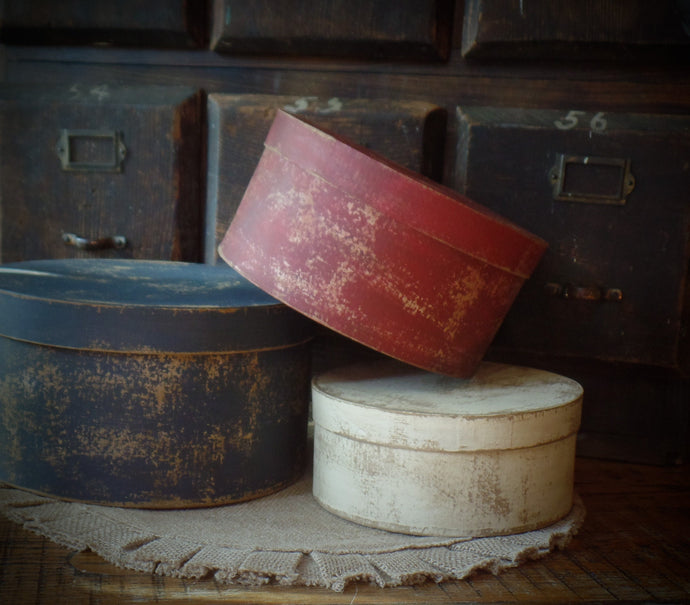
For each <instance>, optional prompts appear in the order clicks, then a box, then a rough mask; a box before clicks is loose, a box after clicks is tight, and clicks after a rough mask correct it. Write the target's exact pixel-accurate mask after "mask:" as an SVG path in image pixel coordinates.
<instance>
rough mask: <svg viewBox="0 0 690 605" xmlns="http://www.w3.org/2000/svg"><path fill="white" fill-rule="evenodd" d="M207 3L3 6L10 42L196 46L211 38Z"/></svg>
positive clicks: (27, 1) (2, 26) (155, 0)
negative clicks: (207, 32) (208, 35)
mask: <svg viewBox="0 0 690 605" xmlns="http://www.w3.org/2000/svg"><path fill="white" fill-rule="evenodd" d="M207 20H208V17H207V9H206V2H205V1H202V2H198V1H197V2H187V1H186V0H147V2H139V1H138V0H118V1H117V2H93V0H62V1H61V2H60V3H59V4H58V5H56V3H55V2H54V1H53V0H22V1H21V2H18V1H13V2H12V1H11V2H5V3H4V4H2V5H0V40H1V41H2V42H4V43H7V44H70V45H74V44H94V45H99V46H103V45H113V46H149V47H150V46H158V47H173V48H175V47H198V46H202V45H204V43H205V39H206V38H207V34H206V30H207V26H206V23H207Z"/></svg>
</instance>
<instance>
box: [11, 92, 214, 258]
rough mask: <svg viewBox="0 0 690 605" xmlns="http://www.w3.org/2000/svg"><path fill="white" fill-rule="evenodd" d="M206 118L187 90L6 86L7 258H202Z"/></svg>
mask: <svg viewBox="0 0 690 605" xmlns="http://www.w3.org/2000/svg"><path fill="white" fill-rule="evenodd" d="M201 116H202V97H201V95H200V94H199V92H198V91H196V90H195V89H193V88H189V87H182V86H175V87H161V86H138V87H132V86H113V85H112V84H107V83H106V84H101V85H85V84H82V83H78V82H75V83H72V84H70V85H66V86H55V87H52V86H50V87H49V86H40V85H38V86H36V85H27V86H3V87H2V89H1V90H0V128H1V130H2V138H1V139H0V150H1V154H0V158H1V163H0V204H1V206H2V208H1V210H2V213H1V214H2V222H1V223H0V229H1V233H2V238H1V239H0V261H2V262H11V261H18V260H31V259H40V258H63V257H71V256H94V255H96V256H105V257H109V256H117V257H122V258H153V259H168V260H187V261H196V260H199V253H200V231H201V224H200V221H201V203H202V199H201V195H202V191H203V187H202V182H201V174H200V170H201V160H202V148H201V144H202V124H201Z"/></svg>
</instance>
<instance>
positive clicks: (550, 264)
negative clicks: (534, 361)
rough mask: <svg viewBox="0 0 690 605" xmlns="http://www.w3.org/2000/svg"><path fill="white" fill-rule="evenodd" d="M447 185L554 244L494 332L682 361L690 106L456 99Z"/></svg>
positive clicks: (536, 348) (617, 356)
mask: <svg viewBox="0 0 690 605" xmlns="http://www.w3.org/2000/svg"><path fill="white" fill-rule="evenodd" d="M457 127H458V133H459V142H458V155H457V158H456V161H455V173H454V176H453V181H454V183H453V185H454V186H455V187H456V188H458V189H459V190H460V191H462V192H463V193H465V194H466V195H468V196H469V197H471V198H473V199H475V200H476V201H477V202H479V203H483V204H485V205H487V206H489V207H491V208H493V209H494V210H496V211H498V212H500V213H502V214H503V215H504V216H506V217H507V218H509V219H512V220H514V221H515V222H517V223H518V224H520V225H522V226H524V227H525V228H527V229H529V230H531V231H532V232H534V233H535V234H537V235H539V236H541V237H543V238H544V239H545V240H546V241H547V242H549V244H550V249H549V250H548V251H547V252H546V254H545V255H544V257H543V259H542V262H541V264H540V265H539V267H538V268H537V270H536V271H535V272H534V274H533V276H532V278H531V279H530V280H529V281H528V282H527V283H526V284H525V286H524V287H523V290H522V292H521V293H520V295H519V296H518V298H517V300H516V301H515V304H514V306H513V308H512V309H511V311H510V313H509V314H508V317H507V318H506V320H505V322H504V325H503V327H502V328H501V331H500V332H499V334H498V335H497V337H496V340H495V345H496V346H497V347H499V348H500V347H503V348H508V349H514V350H524V351H532V352H537V353H547V354H554V355H576V356H582V357H590V358H600V359H607V360H615V361H625V362H639V363H645V364H653V365H662V366H666V367H673V368H685V369H687V366H688V355H687V349H688V334H687V323H688V306H689V304H688V289H687V288H688V286H687V284H688V266H689V265H688V255H689V253H690V205H689V204H688V198H687V191H688V190H689V189H690V168H689V166H690V118H687V117H685V116H653V115H631V114H605V113H596V112H584V111H563V112H558V111H547V110H544V111H539V110H519V109H506V108H501V109H496V108H464V109H463V108H460V109H458V112H457Z"/></svg>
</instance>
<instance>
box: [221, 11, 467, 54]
mask: <svg viewBox="0 0 690 605" xmlns="http://www.w3.org/2000/svg"><path fill="white" fill-rule="evenodd" d="M453 5H454V2H453V0H398V1H397V2H387V1H381V0H374V1H372V0H366V1H365V0H318V1H317V0H307V1H305V0H283V1H281V2H273V1H271V0H257V1H253V2H231V0H214V2H213V10H212V22H213V24H212V32H211V48H212V49H213V50H215V51H217V52H222V53H240V54H241V53H250V54H279V55H320V56H336V57H361V58H365V59H416V60H439V59H446V58H447V57H448V53H449V49H450V36H451V25H452V15H453Z"/></svg>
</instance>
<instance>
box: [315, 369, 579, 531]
mask: <svg viewBox="0 0 690 605" xmlns="http://www.w3.org/2000/svg"><path fill="white" fill-rule="evenodd" d="M312 400H313V415H314V486H313V491H314V497H315V498H316V500H317V501H318V502H319V503H320V504H321V505H322V506H324V507H325V508H326V509H328V510H330V511H331V512H333V513H335V514H337V515H339V516H341V517H344V518H346V519H349V520H351V521H355V522H357V523H360V524H363V525H368V526H371V527H376V528H379V529H385V530H389V531H395V532H402V533H409V534H417V535H436V536H475V537H476V536H492V535H503V534H512V533H518V532H523V531H529V530H533V529H536V528H539V527H543V526H546V525H549V524H551V523H553V522H555V521H557V520H558V519H561V518H562V517H564V516H565V515H566V514H567V513H568V512H569V511H570V509H571V506H572V499H573V467H574V461H575V438H576V433H577V430H578V427H579V423H580V412H581V405H582V388H581V387H580V385H579V384H578V383H576V382H574V381H572V380H570V379H568V378H563V377H561V376H558V375H556V374H552V373H549V372H544V371H541V370H535V369H530V368H523V367H519V366H511V365H503V364H494V363H488V362H483V363H482V364H481V365H480V367H479V369H478V371H477V373H476V374H475V376H474V377H473V378H472V379H470V380H462V379H458V378H453V377H448V376H441V375H438V374H432V373H430V372H424V371H421V370H417V369H414V368H410V367H409V366H407V367H405V366H403V365H402V364H398V363H396V362H394V361H393V360H390V361H389V362H386V361H385V360H384V361H383V362H380V363H378V364H373V365H371V364H370V365H363V364H362V365H357V366H350V367H346V368H342V369H339V370H334V371H331V372H327V373H325V374H322V375H320V376H317V377H315V378H314V380H313V383H312Z"/></svg>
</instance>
